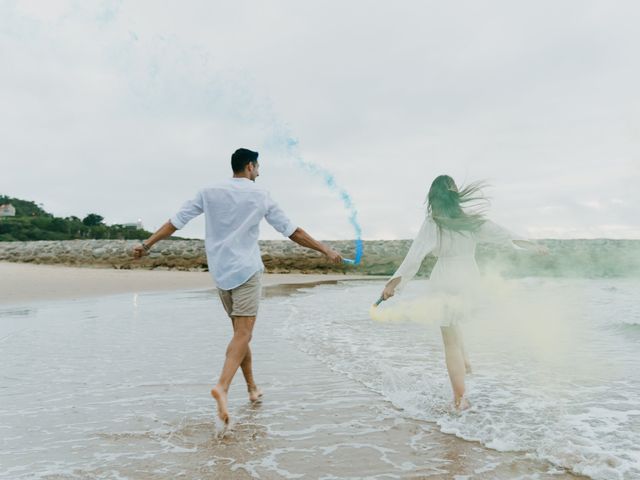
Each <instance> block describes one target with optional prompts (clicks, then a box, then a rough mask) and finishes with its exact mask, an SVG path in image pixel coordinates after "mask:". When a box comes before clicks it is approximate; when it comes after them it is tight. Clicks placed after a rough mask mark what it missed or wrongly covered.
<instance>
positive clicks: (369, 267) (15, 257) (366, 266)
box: [0, 240, 410, 274]
mask: <svg viewBox="0 0 640 480" xmlns="http://www.w3.org/2000/svg"><path fill="white" fill-rule="evenodd" d="M138 243H139V242H137V241H131V240H68V241H33V242H0V261H5V262H21V263H36V264H49V265H70V266H91V267H108V268H118V269H131V268H145V269H154V268H162V269H176V270H206V269H207V259H206V255H205V250H204V242H203V241H202V240H164V241H162V242H158V243H157V244H156V245H154V246H153V248H152V249H151V251H150V252H149V254H148V255H147V256H145V257H144V258H141V259H138V260H134V259H133V256H132V254H131V251H132V249H133V246H134V245H136V244H138ZM326 243H327V244H329V245H330V246H331V247H333V248H335V249H336V250H338V251H339V252H341V253H342V254H343V255H344V256H345V257H351V258H353V256H354V253H355V252H354V243H353V242H351V241H329V242H326ZM409 244H410V242H409V241H392V242H385V241H379V242H366V244H365V257H364V258H363V263H362V264H361V265H359V266H356V267H353V266H348V265H331V264H328V263H327V261H326V259H325V258H324V256H322V255H321V254H319V253H317V252H314V251H312V250H309V249H305V248H302V247H300V246H298V245H296V244H295V243H293V242H291V241H288V240H282V241H280V240H274V241H269V240H267V241H261V242H260V248H261V251H262V259H263V262H264V264H265V268H266V270H267V271H268V272H272V273H288V272H302V273H307V272H308V273H311V272H313V273H322V272H332V273H334V272H345V273H347V272H354V273H359V274H385V273H387V272H389V271H392V270H393V268H394V267H395V266H397V265H399V263H400V261H402V257H403V256H404V254H405V253H406V250H407V249H408V248H409Z"/></svg>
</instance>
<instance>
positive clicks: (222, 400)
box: [211, 385, 229, 425]
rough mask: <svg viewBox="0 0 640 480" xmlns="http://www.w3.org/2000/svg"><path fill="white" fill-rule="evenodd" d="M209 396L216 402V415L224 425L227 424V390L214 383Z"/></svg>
mask: <svg viewBox="0 0 640 480" xmlns="http://www.w3.org/2000/svg"><path fill="white" fill-rule="evenodd" d="M211 396H212V397H213V398H215V400H216V402H217V403H218V417H219V418H220V420H222V421H223V422H224V423H225V424H226V425H228V424H229V411H228V410H227V392H225V391H224V389H223V388H221V387H219V386H218V385H216V386H215V387H213V388H212V389H211Z"/></svg>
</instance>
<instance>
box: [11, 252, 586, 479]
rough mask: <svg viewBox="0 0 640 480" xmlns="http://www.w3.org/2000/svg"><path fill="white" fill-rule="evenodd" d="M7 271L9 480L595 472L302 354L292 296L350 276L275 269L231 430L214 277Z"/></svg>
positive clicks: (225, 329) (235, 399)
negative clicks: (497, 437)
mask: <svg viewBox="0 0 640 480" xmlns="http://www.w3.org/2000/svg"><path fill="white" fill-rule="evenodd" d="M9 271H10V272H12V273H13V274H15V276H12V277H11V278H12V280H11V281H8V280H7V277H6V276H5V273H7V272H9ZM0 272H2V273H3V274H2V284H1V287H2V289H3V290H4V291H3V293H2V300H3V302H4V303H5V305H3V307H2V308H0V321H1V322H2V323H0V325H1V326H3V329H4V330H3V331H2V332H0V333H2V334H3V335H0V336H2V339H0V340H2V341H3V343H2V344H0V346H1V347H2V352H3V356H4V358H5V361H4V368H5V372H6V382H5V385H3V392H2V397H3V401H2V402H0V403H2V407H0V424H1V425H2V428H3V429H4V432H5V434H6V435H4V440H2V441H0V447H1V448H0V450H1V451H2V453H0V465H2V468H1V469H0V478H7V479H9V478H11V479H12V480H15V479H23V478H24V479H26V478H46V479H60V480H61V479H72V478H87V479H89V478H91V479H93V478H95V479H98V478H127V479H154V480H155V479H179V478H184V479H193V478H200V479H245V478H260V479H280V478H305V479H306V478H308V479H315V478H327V479H329V478H333V479H347V478H349V479H355V478H361V479H370V478H411V479H422V478H429V479H457V480H471V479H474V480H475V479H514V478H523V479H524V478H527V479H528V478H536V479H547V478H548V479H569V478H571V479H574V478H581V477H576V476H574V475H572V474H570V473H568V472H566V471H563V470H561V469H557V468H555V467H553V466H552V465H550V464H548V463H546V462H543V461H538V460H533V459H530V458H528V457H527V454H526V453H509V452H508V453H501V452H496V451H493V450H490V449H487V448H484V447H483V446H481V445H480V444H479V443H476V442H467V441H463V440H461V439H459V438H457V437H455V436H453V435H447V434H444V433H442V432H440V431H439V429H438V426H437V425H435V424H432V423H429V422H422V421H419V420H415V419H413V418H410V417H407V416H405V415H403V413H402V411H401V410H398V409H397V408H395V407H394V406H393V405H391V403H390V402H388V401H386V400H385V399H384V398H382V397H381V396H380V395H378V394H377V393H375V392H373V391H371V390H369V389H367V388H366V387H364V386H363V385H362V384H360V383H358V382H356V381H354V380H352V379H350V378H348V376H346V375H344V374H341V373H339V372H335V371H333V370H331V369H330V368H329V367H327V365H326V364H325V363H323V362H321V361H320V360H319V359H317V358H315V357H314V356H313V355H310V354H308V353H306V352H304V351H302V350H300V349H299V348H297V346H296V345H294V344H293V343H292V342H291V340H290V339H288V338H287V335H286V331H287V324H288V323H289V322H292V321H293V322H295V321H296V318H295V315H297V314H299V313H296V309H295V297H296V296H295V295H294V296H290V295H289V296H286V295H284V294H286V293H287V292H289V293H290V292H291V289H292V288H293V289H299V288H300V287H301V286H302V287H304V286H307V287H308V286H311V285H313V283H314V282H318V281H329V282H335V281H337V280H344V279H345V277H344V276H329V275H327V276H324V275H323V276H317V275H314V276H299V275H278V276H268V277H267V281H266V282H265V283H267V285H270V286H271V288H272V291H271V294H267V295H265V297H266V298H265V300H264V302H263V305H262V306H261V318H260V320H261V321H259V322H258V324H257V325H256V331H255V334H254V340H253V342H252V350H253V352H254V361H255V364H254V371H255V373H256V377H257V378H258V379H259V384H260V385H261V387H262V388H263V390H264V392H265V396H264V399H263V401H262V402H261V403H258V404H251V403H250V402H248V400H247V398H246V395H247V394H246V390H245V386H244V382H243V380H242V376H241V374H240V373H238V375H237V377H236V378H235V380H234V384H233V386H232V389H231V392H230V413H231V415H232V424H231V427H230V428H229V429H226V430H223V429H222V428H221V427H222V426H221V425H220V423H219V422H217V421H216V419H215V403H214V401H213V400H212V399H211V397H210V396H209V395H208V392H209V389H210V388H211V386H212V382H213V379H214V377H215V374H216V372H217V370H218V368H219V366H220V364H221V361H222V358H223V356H224V349H225V345H226V343H227V341H228V340H229V334H230V327H229V324H228V319H227V318H226V317H225V315H224V312H223V310H222V307H221V306H220V305H217V303H219V301H218V299H217V295H211V292H210V289H211V283H210V282H211V280H210V278H209V275H208V274H207V273H191V272H145V271H115V270H114V271H111V270H91V269H78V268H64V267H44V266H34V265H11V264H1V265H0ZM192 275H193V277H191V276H192ZM334 277H339V278H334ZM59 282H62V283H63V284H62V285H60V284H59ZM34 287H36V288H34ZM143 287H144V288H149V289H150V290H153V291H158V292H160V291H163V290H172V289H173V290H181V292H164V293H158V294H154V293H139V292H138V289H141V288H143ZM74 288H77V290H74ZM20 289H22V290H23V291H21V290H20ZM24 290H27V291H26V292H25V291H24ZM140 291H143V290H140ZM100 293H102V294H107V293H108V294H110V295H109V296H103V297H100V296H99V294H100ZM117 293H122V295H114V294H117ZM130 294H132V295H130ZM309 294H311V295H312V294H313V290H308V291H303V292H301V293H299V295H309ZM79 297H82V298H80V299H79V300H77V301H75V300H74V301H70V300H73V299H76V298H79ZM17 298H19V299H20V301H19V302H17V303H20V304H22V305H23V306H21V307H20V308H17V309H16V308H14V307H10V306H8V305H7V304H9V303H16V302H15V300H16V299H17ZM47 298H48V299H49V301H46V302H42V300H44V299H47ZM53 298H56V299H58V300H57V301H54V300H51V299H53ZM8 299H9V300H10V301H8ZM212 301H213V302H214V303H216V305H213V306H212V305H211V302H212ZM33 302H35V303H33ZM30 305H31V306H30ZM33 305H37V306H33ZM105 367H106V368H105ZM43 383H47V385H49V387H48V388H47V392H46V397H43V395H42V393H41V388H40V385H42V384H43Z"/></svg>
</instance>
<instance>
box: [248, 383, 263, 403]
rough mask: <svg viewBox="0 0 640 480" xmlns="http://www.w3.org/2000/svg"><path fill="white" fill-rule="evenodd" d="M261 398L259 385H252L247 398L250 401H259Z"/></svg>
mask: <svg viewBox="0 0 640 480" xmlns="http://www.w3.org/2000/svg"><path fill="white" fill-rule="evenodd" d="M261 398H262V390H261V389H260V387H252V388H250V389H249V400H250V401H252V402H254V403H255V402H259V401H260V399H261Z"/></svg>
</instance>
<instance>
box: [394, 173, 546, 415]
mask: <svg viewBox="0 0 640 480" xmlns="http://www.w3.org/2000/svg"><path fill="white" fill-rule="evenodd" d="M480 188H481V184H480V183H475V184H471V185H470V186H468V187H466V188H464V189H462V190H458V187H457V186H456V184H455V182H454V181H453V179H452V178H451V177H450V176H448V175H440V176H439V177H437V178H436V179H435V180H434V181H433V183H432V184H431V188H430V189H429V195H428V197H427V202H428V207H427V217H426V218H425V220H424V222H423V224H422V227H421V228H420V231H419V232H418V236H417V237H416V239H415V240H414V241H413V244H412V245H411V248H410V249H409V252H408V253H407V256H406V257H405V259H404V261H403V262H402V264H401V265H400V267H399V268H398V270H397V271H396V272H395V274H394V275H393V276H392V277H391V279H390V280H389V281H388V282H387V284H386V286H385V288H384V291H383V292H382V298H383V299H384V300H387V299H388V298H390V297H392V296H393V295H394V294H395V291H396V289H400V288H402V287H403V286H404V285H406V283H407V282H408V281H409V280H411V279H412V278H413V277H414V276H415V275H416V273H417V272H418V269H419V268H420V265H421V263H422V260H423V259H424V257H425V256H426V255H427V254H428V253H433V254H434V255H435V256H436V257H438V260H437V262H436V264H435V266H434V267H433V271H432V272H431V287H432V288H433V290H434V291H435V292H436V293H437V294H438V295H441V296H442V299H443V304H444V305H443V309H442V314H441V316H442V318H440V319H439V320H440V328H441V331H442V340H443V342H444V349H445V360H446V364H447V370H448V372H449V379H450V380H451V387H452V389H453V397H454V406H455V408H456V409H458V410H465V409H467V408H469V407H470V404H469V402H468V400H467V399H466V398H465V396H464V395H465V385H464V376H465V373H468V372H470V371H471V367H470V365H469V361H468V359H467V357H466V353H465V349H464V345H463V342H462V335H461V332H460V323H462V322H463V321H464V320H466V319H467V317H468V311H467V308H466V306H468V305H469V300H470V299H471V298H472V297H473V296H474V294H475V292H476V289H477V287H478V285H479V283H480V272H479V271H478V265H477V264H476V261H475V250H476V244H477V243H480V242H490V243H497V244H503V245H510V246H514V245H517V246H519V247H522V248H526V249H529V250H534V251H537V252H538V253H546V248H545V247H542V246H540V245H536V244H535V243H533V242H530V241H528V240H524V239H521V238H518V237H516V236H515V235H513V234H511V233H510V232H508V231H507V230H505V229H503V228H501V227H499V226H498V225H496V224H495V223H493V222H491V221H489V220H487V219H486V218H484V216H483V215H482V213H480V212H479V211H477V208H476V209H475V210H474V209H473V207H474V206H475V207H477V206H478V204H479V203H480V202H483V201H484V197H483V196H482V193H481V191H480ZM463 207H467V208H466V209H465V208H463ZM469 207H471V209H470V208H469Z"/></svg>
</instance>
